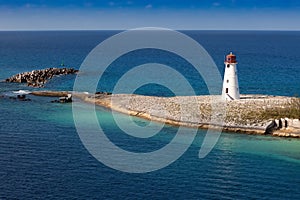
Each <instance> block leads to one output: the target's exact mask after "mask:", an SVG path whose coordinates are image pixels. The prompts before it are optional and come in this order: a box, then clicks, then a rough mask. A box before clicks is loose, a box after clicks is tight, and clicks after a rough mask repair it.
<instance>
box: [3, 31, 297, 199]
mask: <svg viewBox="0 0 300 200" xmlns="http://www.w3.org/2000/svg"><path fill="white" fill-rule="evenodd" d="M111 34H112V32H13V33H6V32H5V33H3V32H1V33H0V35H1V37H0V40H1V42H0V55H1V57H2V58H3V59H1V61H0V63H1V65H0V79H4V78H6V77H7V76H9V75H11V74H14V73H16V72H21V71H27V70H31V69H34V68H43V67H44V66H53V65H54V66H55V65H59V64H60V62H61V60H62V59H63V60H64V61H65V63H66V64H68V65H70V66H74V67H79V65H80V63H81V62H82V60H83V59H84V57H85V56H86V54H87V53H88V52H89V50H91V49H92V48H93V47H94V46H95V45H96V44H97V43H98V42H100V41H101V40H103V39H104V38H105V37H107V36H108V35H111ZM189 34H190V35H191V36H192V37H193V38H197V40H199V41H201V44H203V45H204V46H205V47H206V48H207V50H208V51H209V52H210V53H212V52H213V53H212V57H213V58H214V60H215V61H216V63H217V65H218V67H220V69H222V67H223V64H222V59H223V54H224V53H226V52H227V51H229V49H230V50H231V49H236V51H237V54H238V57H239V66H240V68H239V75H240V84H241V91H244V92H245V93H264V94H280V95H290V96H292V95H293V94H295V93H298V92H299V91H300V90H299V85H300V84H299V79H298V76H297V73H298V72H299V66H300V59H299V50H298V49H299V48H298V47H299V44H300V43H299V42H297V41H299V40H300V33H298V32H189ZM82 35H84V36H85V37H81V36H82ZM82 38H84V39H82ZM74 41H77V43H75V42H74ZM283 49H284V50H283ZM137 53H138V52H137ZM139 53H140V54H142V55H143V54H144V53H145V52H139ZM254 57H255V58H256V59H253V58H254ZM126 59H128V58H126ZM141 59H142V60H143V59H144V58H141ZM160 59H161V60H163V59H162V58H160ZM175 59H177V58H175ZM129 60H130V59H129ZM145 61H147V59H146V60H143V61H142V62H145ZM250 61H251V62H250ZM120 62H123V61H122V60H121V61H120ZM135 62H137V61H135ZM283 63H284V67H282V66H283ZM250 67H253V68H251V70H253V71H254V72H253V73H254V75H250V74H249V70H250ZM259 69H263V70H262V71H263V73H262V72H259V71H258V70H259ZM116 73H118V72H116ZM190 73H191V72H189V70H187V75H188V76H189V78H190V80H192V81H194V85H195V87H196V90H197V92H198V93H199V94H205V93H206V89H203V88H204V87H203V86H201V85H200V86H197V85H198V82H197V81H198V77H196V76H194V75H193V74H192V73H191V74H190ZM283 74H284V76H283ZM114 76H116V75H115V74H114ZM109 77H113V75H111V74H109V73H108V79H107V80H109ZM73 79H74V77H72V76H70V77H67V80H64V77H59V78H57V79H53V80H51V81H50V82H49V83H48V85H47V86H46V89H59V90H63V89H69V88H72V81H73ZM200 82H201V80H200ZM282 82H284V84H282ZM62 83H63V84H62ZM103 84H104V85H100V87H103V88H106V89H107V90H109V88H110V87H111V84H112V83H110V82H109V81H108V82H104V83H103ZM20 89H22V90H24V89H28V88H27V87H26V86H24V85H19V84H6V83H0V92H1V93H5V94H7V93H10V92H11V91H15V90H20ZM150 89H151V90H150ZM150 89H149V88H147V87H145V88H142V89H140V90H139V92H140V93H146V94H152V93H153V88H150ZM157 90H158V91H159V92H160V93H159V94H163V95H166V96H168V95H171V94H170V93H168V91H166V90H164V88H157ZM156 94H157V93H156ZM31 98H32V101H31V102H20V101H15V100H11V99H8V98H0V105H1V106H0V113H1V114H0V198H1V199H5V198H8V199H13V198H17V199H36V198H51V199H70V198H79V199H87V198H89V199H93V198H98V199H105V198H113V199H118V198H122V199H133V198H134V199H145V198H147V199H161V198H170V199H200V198H202V199H249V198H250V199H258V198H263V199H299V198H300V141H299V140H298V139H286V138H274V137H269V136H254V135H245V134H233V133H222V135H221V138H220V139H219V141H218V143H217V145H216V146H215V148H214V149H213V150H212V152H211V153H210V154H209V155H208V156H207V157H205V158H204V159H199V158H198V153H199V149H200V147H201V144H202V142H203V138H204V136H205V133H206V131H205V130H199V131H198V134H197V136H196V138H195V139H194V142H193V144H192V145H191V146H190V148H189V149H188V150H187V151H186V152H185V153H184V154H183V156H182V157H180V159H178V160H176V161H175V162H174V163H172V164H171V165H169V166H167V167H166V168H163V169H161V170H158V171H154V172H151V173H145V174H130V173H124V172H120V171H117V170H114V169H111V168H109V167H107V166H105V165H103V164H102V163H100V162H98V161H97V160H96V159H95V158H94V157H92V156H91V154H90V153H89V152H88V151H87V150H86V149H85V147H84V146H83V144H82V142H81V141H80V138H79V136H78V134H77V132H76V129H75V126H74V121H73V115H72V106H71V105H70V104H52V103H50V101H51V100H52V99H51V98H38V97H31ZM82 106H83V110H82V112H81V116H82V117H83V118H85V119H86V121H87V124H86V126H87V128H88V127H89V123H88V122H89V121H90V120H89V118H90V117H91V116H90V115H89V113H86V112H85V109H84V107H85V106H86V105H85V104H83V105H82ZM96 112H97V116H98V119H99V121H100V123H101V125H102V126H103V127H104V128H105V131H106V132H105V133H106V134H107V137H108V138H109V139H110V140H111V141H113V142H114V143H115V144H117V145H118V146H120V147H121V148H123V149H126V150H130V151H133V152H151V151H154V150H157V149H159V148H161V147H163V146H164V145H166V144H168V143H169V142H170V141H171V140H172V139H173V138H174V134H175V133H176V131H177V128H176V127H171V126H166V127H164V129H163V131H161V132H160V133H159V134H157V135H156V136H154V137H151V138H149V139H137V138H133V137H130V136H128V135H126V134H124V133H123V132H122V131H121V130H120V129H119V128H118V127H117V126H116V124H115V122H114V121H113V120H112V117H111V113H110V111H109V110H107V109H104V108H101V107H99V108H97V111H96ZM119 116H120V117H121V119H122V118H126V117H127V116H125V115H122V114H119ZM134 120H135V121H136V122H137V123H139V124H141V125H147V124H148V122H147V121H145V120H142V119H138V118H134ZM157 125H158V124H157ZM154 126H155V124H154ZM184 130H185V135H184V137H183V139H182V141H181V142H180V143H178V145H183V144H185V142H186V141H188V140H189V139H190V137H192V135H191V129H188V128H186V129H184Z"/></svg>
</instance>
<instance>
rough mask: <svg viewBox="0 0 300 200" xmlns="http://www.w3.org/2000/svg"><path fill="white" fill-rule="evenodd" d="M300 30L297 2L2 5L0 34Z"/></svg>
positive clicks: (37, 0) (31, 0)
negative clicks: (151, 29) (142, 29)
mask: <svg viewBox="0 0 300 200" xmlns="http://www.w3.org/2000/svg"><path fill="white" fill-rule="evenodd" d="M149 26H151V27H164V28H171V29H180V30H182V29H194V30H300V1H297V0H185V1H183V0H125V1H120V0H61V1H55V0H52V1H47V0H18V1H17V0H9V1H7V0H0V30H80V29H83V30H98V29H130V28H137V27H149Z"/></svg>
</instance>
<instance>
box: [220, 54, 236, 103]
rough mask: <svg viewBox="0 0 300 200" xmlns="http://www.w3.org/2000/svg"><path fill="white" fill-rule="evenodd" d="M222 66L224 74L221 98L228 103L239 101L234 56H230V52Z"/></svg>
mask: <svg viewBox="0 0 300 200" xmlns="http://www.w3.org/2000/svg"><path fill="white" fill-rule="evenodd" d="M224 64H225V73H224V80H223V90H222V98H223V99H224V100H229V101H232V100H236V99H240V91H239V83H238V76H237V69H236V65H237V61H236V56H235V55H234V54H232V52H230V54H229V55H227V56H226V59H225V61H224Z"/></svg>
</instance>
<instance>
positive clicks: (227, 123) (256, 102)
mask: <svg viewBox="0 0 300 200" xmlns="http://www.w3.org/2000/svg"><path fill="white" fill-rule="evenodd" d="M70 93H72V95H73V97H76V98H80V99H81V100H83V101H85V102H89V103H95V104H96V105H99V106H103V107H106V108H110V109H112V110H114V111H117V112H121V113H124V114H127V115H132V116H137V117H141V118H144V119H147V120H153V121H157V122H161V123H166V124H170V125H174V126H186V127H193V128H203V129H207V128H216V129H219V128H220V127H222V128H223V131H226V132H235V133H246V134H259V135H265V134H270V135H273V136H279V137H294V138H300V121H299V119H290V118H286V117H284V118H281V117H278V116H274V117H272V116H264V114H265V113H266V112H269V110H270V109H272V110H276V109H283V110H284V111H287V112H288V111H289V107H290V106H291V105H292V104H291V102H292V101H293V100H295V98H293V97H282V96H266V95H242V96H241V97H242V98H241V99H240V100H236V101H228V102H225V104H224V102H223V103H221V102H220V106H217V107H218V109H217V115H219V116H220V115H223V114H225V112H226V114H225V115H224V123H222V124H218V123H217V122H215V123H211V117H210V116H211V112H212V108H211V102H212V101H214V102H218V101H219V100H220V96H177V97H154V96H142V95H131V94H110V93H97V94H86V93H74V92H70ZM33 94H34V95H42V96H44V95H46V96H53V95H54V94H55V95H58V93H57V92H53V93H52V92H49V91H47V92H34V93H33ZM61 95H62V96H65V95H66V92H62V93H61ZM224 105H225V106H224ZM224 111H225V112H224ZM283 116H284V115H283ZM284 120H285V121H284ZM280 121H282V122H286V126H285V125H283V126H282V124H281V126H280V123H279V122H280ZM274 122H275V123H274ZM271 125H272V126H271ZM268 128H269V130H268ZM270 128H271V129H270ZM270 131H271V132H270Z"/></svg>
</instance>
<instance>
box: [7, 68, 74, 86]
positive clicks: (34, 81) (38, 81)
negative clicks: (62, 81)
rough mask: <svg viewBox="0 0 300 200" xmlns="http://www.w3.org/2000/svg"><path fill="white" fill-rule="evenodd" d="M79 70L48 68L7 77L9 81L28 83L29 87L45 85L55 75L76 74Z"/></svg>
mask: <svg viewBox="0 0 300 200" xmlns="http://www.w3.org/2000/svg"><path fill="white" fill-rule="evenodd" d="M76 73H78V70H76V69H73V68H47V69H42V70H33V71H31V72H23V73H19V74H16V75H14V76H12V77H10V78H7V79H6V80H5V82H8V83H27V86H29V87H39V88H40V87H44V84H45V83H46V82H47V81H48V80H50V79H52V78H53V77H55V76H59V75H67V74H76Z"/></svg>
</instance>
